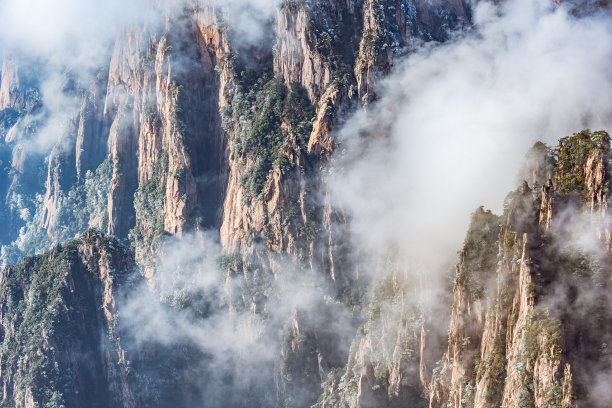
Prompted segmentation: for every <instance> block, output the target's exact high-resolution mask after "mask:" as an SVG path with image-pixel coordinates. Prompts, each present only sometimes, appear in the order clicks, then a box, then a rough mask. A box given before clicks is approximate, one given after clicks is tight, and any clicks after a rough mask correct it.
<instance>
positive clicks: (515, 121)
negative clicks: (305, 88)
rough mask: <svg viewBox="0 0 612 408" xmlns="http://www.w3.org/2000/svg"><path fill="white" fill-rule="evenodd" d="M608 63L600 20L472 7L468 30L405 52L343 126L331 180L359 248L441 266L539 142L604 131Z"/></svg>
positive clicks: (607, 37)
mask: <svg viewBox="0 0 612 408" xmlns="http://www.w3.org/2000/svg"><path fill="white" fill-rule="evenodd" d="M585 44H589V46H588V47H587V46H585ZM611 62H612V26H611V24H610V20H609V19H607V18H605V17H603V16H598V15H593V16H590V17H583V18H576V17H574V16H573V15H571V13H570V12H569V11H568V10H567V9H565V8H563V7H561V8H553V7H552V6H551V5H550V3H549V2H548V1H546V0H541V1H534V2H523V1H518V0H512V1H507V2H502V3H501V4H498V5H494V4H493V3H491V2H480V3H478V4H477V5H476V6H475V8H474V26H473V28H472V29H471V30H470V31H468V32H467V33H462V34H459V35H457V37H456V38H454V39H452V40H451V41H449V42H448V43H446V44H442V45H435V46H424V47H423V48H422V49H420V50H418V51H417V52H416V53H414V54H413V55H411V56H409V57H408V58H407V59H406V60H405V61H404V62H402V63H401V64H399V65H398V66H397V67H396V69H395V72H393V73H392V74H391V75H390V76H389V78H388V79H386V80H384V81H383V83H382V84H381V85H380V92H378V93H379V95H382V96H381V98H380V100H378V101H377V102H376V103H375V104H372V105H370V106H368V108H367V109H366V110H365V111H361V112H359V113H357V114H356V115H354V116H353V117H351V118H349V119H348V120H347V122H346V124H345V126H344V127H343V129H342V131H341V132H340V134H339V140H340V143H341V146H342V153H340V154H338V155H337V156H336V158H335V166H334V168H333V175H332V176H331V179H332V184H333V191H334V194H335V196H336V198H337V199H338V201H339V202H340V203H342V205H343V206H345V208H347V210H348V212H349V214H350V215H351V224H352V228H353V231H354V232H355V240H356V245H357V246H358V247H360V248H367V249H368V251H370V253H372V252H373V253H375V254H381V253H384V252H385V251H387V250H388V249H389V248H395V249H396V250H398V252H399V253H401V254H403V256H405V257H406V258H408V259H410V260H411V261H412V262H413V263H414V264H415V265H419V264H420V265H422V269H424V270H427V271H428V273H432V272H433V271H439V270H441V269H445V265H447V264H448V262H454V260H455V258H454V254H455V251H456V250H457V248H459V247H460V246H461V242H462V239H463V235H464V233H465V231H466V229H467V223H468V221H469V214H470V213H471V212H472V211H474V210H475V209H476V208H477V207H478V206H479V205H483V204H484V205H485V206H488V207H491V208H492V209H494V210H499V209H500V207H501V205H500V204H501V203H502V202H503V197H504V196H505V194H506V193H507V192H508V191H510V190H513V189H514V188H515V178H514V177H515V174H517V172H518V169H519V165H520V163H521V158H522V157H523V156H524V154H525V152H527V151H528V149H529V147H531V146H532V145H533V144H534V142H535V141H537V140H543V141H544V142H553V143H554V141H555V140H557V139H558V138H559V137H562V136H565V135H568V134H571V133H573V132H576V131H579V130H581V129H583V128H587V127H591V128H594V129H599V128H608V127H609V126H610V124H611V122H612V116H611V115H612V98H611V97H610V95H612V75H611V74H610V70H609V66H610V63H611Z"/></svg>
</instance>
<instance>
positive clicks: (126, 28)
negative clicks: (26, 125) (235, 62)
mask: <svg viewBox="0 0 612 408" xmlns="http://www.w3.org/2000/svg"><path fill="white" fill-rule="evenodd" d="M277 3H278V1H276V0H231V1H222V0H213V1H205V0H131V1H127V2H126V1H121V0H109V1H103V2H99V1H93V0H84V1H81V0H60V1H54V2H48V1H45V0H25V1H22V0H6V1H3V2H2V3H1V4H0V19H1V20H2V22H3V24H2V25H1V26H0V57H2V58H15V59H17V61H18V62H19V66H20V68H19V70H20V75H21V76H22V77H23V78H22V80H23V79H25V81H26V82H28V81H29V80H35V82H36V84H35V85H36V87H37V88H38V89H39V91H40V96H41V101H42V103H43V106H44V115H43V114H41V113H39V114H38V117H37V119H38V120H40V123H41V126H40V128H39V130H38V131H37V132H36V134H35V135H34V136H33V137H32V138H30V140H28V141H26V143H24V148H26V149H27V151H28V152H34V153H39V154H46V153H48V152H49V151H50V149H51V148H53V147H54V146H55V145H56V144H57V143H58V142H59V141H61V140H62V139H63V138H65V137H66V136H67V134H68V133H69V132H70V128H71V122H72V121H73V120H74V118H75V117H76V116H77V115H78V112H79V108H80V106H81V103H80V100H79V98H78V97H75V95H74V92H75V91H76V92H78V90H81V89H82V90H85V89H87V88H88V87H89V86H90V85H91V84H92V83H93V82H94V81H95V79H96V76H98V75H100V73H104V72H105V71H106V70H108V66H109V63H110V59H111V56H112V53H113V50H114V45H115V42H116V41H121V40H122V38H124V36H125V35H126V33H129V32H130V31H134V30H143V29H144V31H145V32H147V33H149V34H151V35H155V34H156V33H160V32H163V30H164V29H165V27H166V25H167V23H168V21H169V20H171V19H173V18H174V19H177V18H180V16H181V14H183V13H185V12H186V11H188V10H192V9H195V8H198V7H215V8H218V9H219V10H222V11H223V13H222V15H223V17H222V18H223V20H224V23H225V24H227V27H228V28H229V32H230V33H231V34H230V37H231V41H233V42H235V43H236V44H238V45H240V46H247V47H248V46H250V45H254V44H257V43H258V42H260V41H262V39H263V37H264V36H265V35H266V34H267V30H269V28H268V27H269V24H270V19H271V18H272V16H273V14H274V11H275V8H276V5H277ZM146 45H147V44H146V42H144V43H143V44H140V46H141V47H142V51H145V50H146ZM179 65H180V64H177V67H178V66H179ZM22 85H23V84H22Z"/></svg>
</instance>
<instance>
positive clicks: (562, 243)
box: [429, 131, 610, 407]
mask: <svg viewBox="0 0 612 408" xmlns="http://www.w3.org/2000/svg"><path fill="white" fill-rule="evenodd" d="M609 145H610V142H609V138H608V136H607V134H605V133H602V132H594V133H593V132H589V131H584V132H580V133H578V134H575V135H573V136H570V137H567V138H563V139H561V142H560V144H559V147H558V148H557V151H556V152H555V155H556V156H557V157H558V160H557V161H556V162H555V163H553V164H551V163H552V161H551V160H552V159H551V157H552V156H551V153H550V152H548V150H547V149H544V148H543V146H542V145H541V144H536V146H535V147H534V149H532V151H531V152H530V153H529V154H528V156H527V170H528V171H525V172H523V174H531V175H533V178H531V180H532V183H533V185H534V187H535V188H534V189H533V190H532V189H531V188H530V187H529V185H528V183H527V182H526V181H525V182H524V183H523V187H522V188H521V189H519V190H517V191H516V192H514V193H511V194H510V196H509V198H508V201H507V203H508V204H507V207H506V210H505V213H504V218H503V222H502V223H501V228H500V229H499V230H498V231H499V234H498V235H497V233H496V229H495V228H494V227H493V228H491V226H486V227H485V225H483V224H481V225H480V227H478V228H476V229H475V228H474V226H475V225H478V219H479V218H480V219H482V218H483V214H484V213H483V212H482V210H479V211H477V212H476V213H475V215H474V219H473V221H472V228H471V230H470V232H469V233H468V238H467V239H466V247H465V248H464V250H463V251H462V261H461V263H460V265H459V267H458V269H457V275H456V279H455V288H454V296H455V298H454V302H453V308H452V314H451V324H450V330H449V347H448V351H447V353H446V354H445V355H444V357H443V359H442V361H441V362H440V365H439V367H438V369H436V370H437V371H436V372H435V374H436V375H435V376H434V380H433V383H432V386H431V389H430V392H429V393H430V407H443V406H444V407H446V406H452V407H468V406H474V407H497V406H505V407H522V406H533V407H548V406H563V407H571V406H581V404H582V403H587V405H588V404H593V406H601V401H599V400H597V399H596V398H594V397H593V396H590V395H589V394H588V393H587V392H585V389H587V388H588V385H586V383H584V381H586V382H588V381H589V380H588V379H587V378H589V376H590V375H592V374H587V373H590V372H591V371H590V370H588V369H585V368H584V361H585V359H588V358H589V357H587V355H588V354H589V353H588V352H586V351H585V349H584V348H582V346H581V345H583V344H586V343H590V342H591V341H594V342H598V341H602V339H604V338H608V336H609V335H610V334H609V333H608V331H607V330H603V331H592V330H590V329H588V328H586V327H584V326H582V323H579V322H577V319H578V320H581V318H579V317H577V316H578V315H580V316H582V312H576V311H575V309H573V308H574V307H575V306H571V305H574V304H575V302H577V301H579V300H578V299H582V300H580V302H585V303H584V304H583V306H581V308H582V307H584V308H585V309H587V310H590V312H589V313H598V312H595V311H596V310H599V307H600V306H601V305H602V304H607V300H604V299H603V298H601V297H599V295H594V294H595V293H598V291H597V290H593V289H592V285H593V284H594V283H593V282H594V280H596V281H598V282H600V284H603V285H604V286H606V285H607V283H606V284H604V283H603V282H604V281H607V279H609V278H608V277H604V276H599V277H597V275H598V273H597V272H596V271H595V270H594V269H592V266H589V262H596V263H597V264H605V265H609V262H610V258H609V252H608V249H607V248H608V246H607V240H606V239H605V238H604V239H600V241H599V243H598V244H594V245H595V247H589V249H587V251H588V253H589V255H587V258H588V259H590V260H589V261H586V260H585V258H583V256H584V255H583V254H582V252H581V251H584V250H585V249H584V248H583V249H579V248H580V246H578V247H576V246H575V245H580V244H577V243H576V242H575V241H574V240H575V239H576V238H575V236H574V234H575V233H576V230H577V229H581V228H584V232H582V234H585V235H584V236H583V237H581V238H580V239H588V238H587V236H588V235H592V237H591V239H595V240H596V237H597V235H598V233H599V236H600V237H602V238H603V237H604V236H605V234H603V235H602V234H601V226H603V227H604V228H606V226H607V225H608V216H607V215H605V209H604V210H603V211H602V210H601V208H602V207H603V208H605V207H606V204H605V203H606V202H607V198H606V193H603V191H602V189H601V188H602V187H601V186H603V185H605V183H606V182H607V181H606V180H608V179H609V175H608V173H607V169H606V163H607V162H608V160H609V159H608V158H609ZM536 150H537V151H539V154H538V157H539V159H538V160H535V161H534V157H535V156H534V155H533V153H534V151H536ZM542 169H548V170H546V171H542ZM546 179H547V181H546V182H545V184H544V185H541V184H540V183H542V181H543V180H546ZM552 180H555V181H554V182H553V181H552ZM540 189H541V191H539V190H540ZM489 214H490V213H489ZM569 214H571V215H569ZM587 214H591V215H587ZM602 214H603V215H602ZM568 217H571V218H568ZM592 217H594V218H592ZM489 218H490V219H491V221H492V222H493V224H495V217H494V216H492V215H489ZM569 219H572V220H574V221H571V222H574V224H572V226H571V227H568V226H567V225H566V224H567V223H568V222H570V221H569ZM593 219H594V220H595V221H594V223H593V224H591V222H592V221H591V220H593ZM602 221H603V223H602ZM578 224H581V226H578ZM585 224H586V225H585ZM475 230H476V231H481V234H483V233H485V231H487V233H490V234H492V236H489V237H488V238H485V237H484V236H481V238H482V240H481V241H480V242H481V244H480V245H481V246H480V248H483V249H485V250H486V249H487V248H488V250H487V251H485V252H484V254H485V255H486V256H482V253H481V251H480V250H479V249H478V248H479V247H478V246H474V245H471V242H472V241H474V233H475ZM495 236H498V238H497V239H496V238H495ZM474 256H475V257H474ZM470 257H472V259H477V260H478V263H477V264H474V263H470V262H466V260H469V258H470ZM483 262H484V263H485V264H486V265H488V266H487V267H486V268H485V270H486V273H485V274H482V272H481V271H482V268H481V267H482V265H483ZM576 262H578V264H576ZM572 265H574V266H572ZM578 265H580V266H578ZM604 275H606V276H609V274H607V273H605V274H604ZM601 279H603V280H601ZM474 282H476V284H477V287H479V288H480V290H478V291H476V292H475V293H480V294H481V296H482V295H484V296H483V297H477V298H476V299H474V295H473V293H474V291H473V287H474ZM487 288H489V289H487ZM483 289H485V290H483ZM466 293H468V294H469V293H471V294H472V295H471V296H466ZM570 293H572V294H571V295H570ZM593 297H595V299H593ZM559 298H561V299H562V300H560V299H559ZM475 300H477V301H475ZM565 302H569V304H571V305H566V304H565ZM601 302H603V303H601ZM560 304H563V306H560ZM597 304H598V305H599V306H597ZM483 316H486V317H485V318H484V321H483ZM600 317H602V318H604V317H603V316H600ZM605 318H606V319H607V318H609V317H605ZM577 327H582V329H577ZM577 330H581V333H582V336H584V337H583V339H581V340H578V338H577V337H576V335H577ZM594 338H596V339H597V340H594ZM589 339H591V340H589ZM590 358H592V359H593V361H594V364H596V365H597V366H598V367H599V368H598V370H601V371H600V372H601V373H603V372H607V371H606V370H608V369H607V368H606V369H602V368H601V367H602V366H606V367H607V366H608V365H609V364H610V361H609V359H608V358H607V357H605V356H602V355H598V356H591V357H590ZM595 361H596V362H595ZM589 406H590V405H589Z"/></svg>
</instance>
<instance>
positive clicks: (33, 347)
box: [0, 230, 136, 407]
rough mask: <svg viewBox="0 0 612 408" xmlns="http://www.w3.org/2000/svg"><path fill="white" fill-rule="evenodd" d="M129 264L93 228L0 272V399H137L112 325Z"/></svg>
mask: <svg viewBox="0 0 612 408" xmlns="http://www.w3.org/2000/svg"><path fill="white" fill-rule="evenodd" d="M133 268H134V261H133V258H132V256H131V255H130V254H129V251H128V250H127V249H126V248H124V247H122V246H120V245H119V244H118V243H117V242H116V241H114V240H109V239H106V238H104V237H103V236H102V235H101V234H100V233H99V232H95V231H93V230H92V231H89V232H87V233H86V234H85V235H84V236H83V237H81V238H80V239H79V240H77V241H72V242H68V243H66V244H65V245H63V246H58V247H56V248H55V249H53V250H52V251H51V252H49V253H47V254H44V255H40V256H38V257H33V258H27V259H26V260H25V261H24V263H22V264H19V265H16V266H11V267H9V268H7V269H6V270H5V271H4V272H3V274H2V276H1V280H2V282H1V288H2V289H1V291H0V322H1V323H0V335H1V336H0V338H1V340H2V344H3V347H2V352H0V370H1V372H2V376H1V378H2V402H3V404H8V405H11V406H15V407H34V406H39V405H53V404H55V405H57V406H60V405H65V406H92V407H95V406H99V407H103V406H104V407H111V406H112V407H119V406H121V407H129V406H135V405H136V401H135V397H134V390H133V389H132V388H131V386H130V385H129V381H128V378H127V377H128V367H127V365H126V364H127V362H126V359H125V354H124V350H123V349H122V348H121V345H120V344H119V339H118V337H117V336H118V335H117V327H116V318H117V313H116V309H117V297H118V295H117V290H118V287H119V286H120V285H122V284H123V283H124V282H126V280H127V279H128V277H129V276H130V273H131V271H132V270H133Z"/></svg>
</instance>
